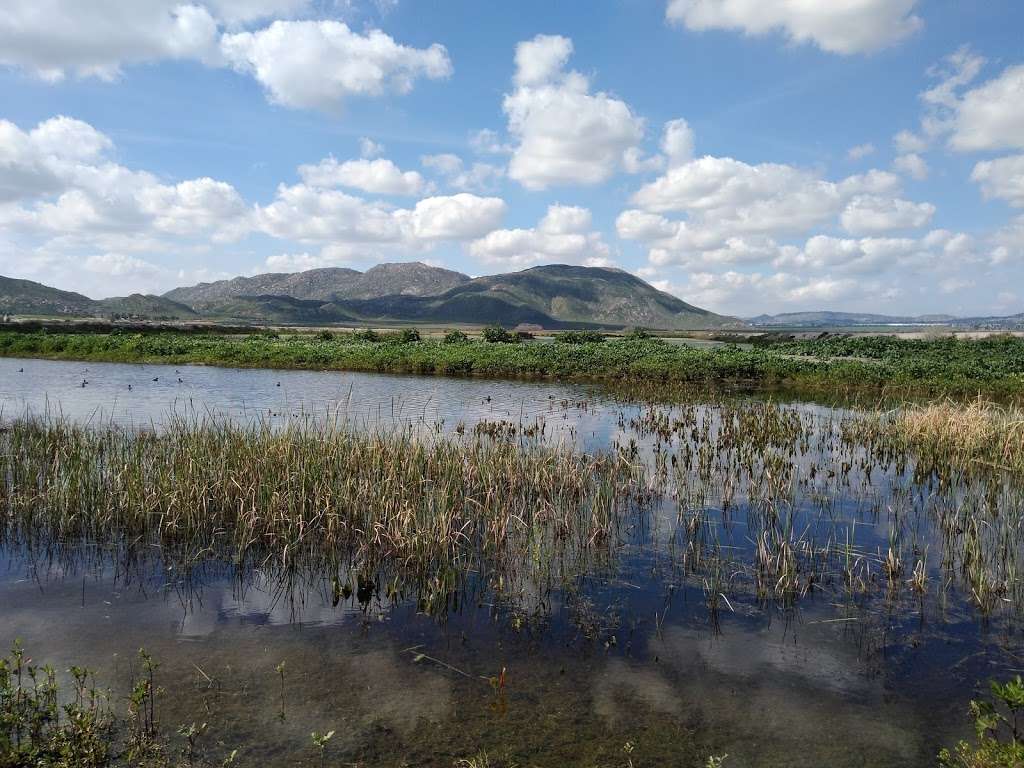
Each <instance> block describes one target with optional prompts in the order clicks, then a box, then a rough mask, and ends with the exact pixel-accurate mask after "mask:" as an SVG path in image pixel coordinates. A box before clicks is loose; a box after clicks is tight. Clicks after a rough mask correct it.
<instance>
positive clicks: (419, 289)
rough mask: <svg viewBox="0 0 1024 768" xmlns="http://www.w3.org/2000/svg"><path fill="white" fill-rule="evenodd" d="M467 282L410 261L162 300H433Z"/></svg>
mask: <svg viewBox="0 0 1024 768" xmlns="http://www.w3.org/2000/svg"><path fill="white" fill-rule="evenodd" d="M467 282H469V277H468V276H467V275H463V274H461V273H459V272H453V271H451V270H449V269H441V268H440V267H432V266H429V265H428V264H422V263H420V262H411V263H407V264H378V265H377V266H375V267H372V268H371V269H368V270H367V271H366V272H358V271H356V270H354V269H346V268H344V267H330V268H324V269H310V270H307V271H305V272H294V273H268V274H265V275H256V276H254V277H236V278H233V279H231V280H219V281H217V282H215V283H200V284H199V285H194V286H191V287H187V288H175V289H174V290H172V291H168V292H167V293H165V294H164V298H167V299H171V300H172V301H176V302H180V303H182V304H187V305H189V306H202V305H205V306H211V305H212V304H213V303H214V302H217V301H221V300H223V299H229V298H235V297H238V296H291V297H292V298H294V299H310V300H320V301H333V300H334V299H339V298H340V299H372V298H377V297H380V296H386V295H389V294H400V295H407V296H432V295H435V294H438V293H444V292H445V291H447V290H449V289H450V288H454V287H455V286H457V285H462V284H463V283H467Z"/></svg>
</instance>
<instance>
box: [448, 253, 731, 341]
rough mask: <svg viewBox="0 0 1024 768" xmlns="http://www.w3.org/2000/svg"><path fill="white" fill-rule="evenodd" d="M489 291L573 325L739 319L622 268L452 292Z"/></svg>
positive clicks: (557, 270) (537, 272)
mask: <svg viewBox="0 0 1024 768" xmlns="http://www.w3.org/2000/svg"><path fill="white" fill-rule="evenodd" d="M469 291H475V292H484V291H486V292H487V293H488V295H491V296H501V297H503V298H505V300H506V301H509V302H510V303H513V304H519V305H522V306H525V307H530V308H532V309H535V310H537V311H539V312H543V313H544V314H547V315H549V316H550V317H553V318H555V319H557V320H560V321H562V322H568V323H593V324H597V325H619V326H641V327H648V328H664V329H672V330H678V329H685V328H696V327H705V328H706V327H718V326H721V325H728V324H731V323H733V322H734V321H732V320H731V318H725V317H723V316H721V315H716V314H715V313H713V312H709V311H708V310H706V309H701V308H699V307H695V306H693V305H692V304H687V303H686V302H685V301H683V300H681V299H678V298H676V297H675V296H672V295H671V294H668V293H665V292H664V291H659V290H658V289H657V288H655V287H654V286H652V285H651V284H650V283H647V282H645V281H643V280H641V279H640V278H639V277H636V276H635V275H632V274H630V273H629V272H625V271H623V270H621V269H608V268H604V267H576V266H569V265H565V264H552V265H549V266H543V267H533V268H531V269H525V270H523V271H522V272H513V273H510V274H506V275H494V276H491V277H481V278H477V279H476V280H474V281H472V283H469V284H467V285H465V286H462V287H461V288H457V289H455V290H454V291H450V292H449V293H448V294H446V295H448V296H451V295H453V294H455V293H458V292H469Z"/></svg>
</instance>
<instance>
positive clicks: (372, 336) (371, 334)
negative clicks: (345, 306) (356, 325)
mask: <svg viewBox="0 0 1024 768" xmlns="http://www.w3.org/2000/svg"><path fill="white" fill-rule="evenodd" d="M352 338H353V339H355V340H356V341H369V342H373V343H375V342H378V341H380V334H379V333H377V332H376V331H375V330H373V329H372V328H364V329H363V330H361V331H356V332H355V333H353V334H352Z"/></svg>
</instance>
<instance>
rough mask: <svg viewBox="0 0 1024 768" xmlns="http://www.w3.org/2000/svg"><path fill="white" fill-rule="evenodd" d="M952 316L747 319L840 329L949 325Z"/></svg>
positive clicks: (787, 315)
mask: <svg viewBox="0 0 1024 768" xmlns="http://www.w3.org/2000/svg"><path fill="white" fill-rule="evenodd" d="M956 320H957V318H956V317H954V316H953V315H918V316H898V315H876V314H871V313H870V312H784V313H782V314H779V315H758V316H757V317H751V318H748V319H747V322H748V323H750V324H751V325H755V326H764V327H773V326H788V327H791V328H792V327H808V328H840V327H845V326H857V325H939V324H944V323H951V322H954V321H956Z"/></svg>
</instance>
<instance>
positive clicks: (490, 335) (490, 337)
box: [482, 325, 519, 344]
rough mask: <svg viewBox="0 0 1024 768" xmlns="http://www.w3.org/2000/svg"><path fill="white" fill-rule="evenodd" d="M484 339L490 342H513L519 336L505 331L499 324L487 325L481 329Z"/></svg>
mask: <svg viewBox="0 0 1024 768" xmlns="http://www.w3.org/2000/svg"><path fill="white" fill-rule="evenodd" d="M482 335H483V338H484V341H486V342H488V343H490V344H515V343H516V342H517V341H519V337H518V336H517V335H516V334H514V333H512V332H510V331H506V330H505V329H504V328H502V327H501V326H500V325H489V326H487V327H486V328H484V330H483V333H482Z"/></svg>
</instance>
